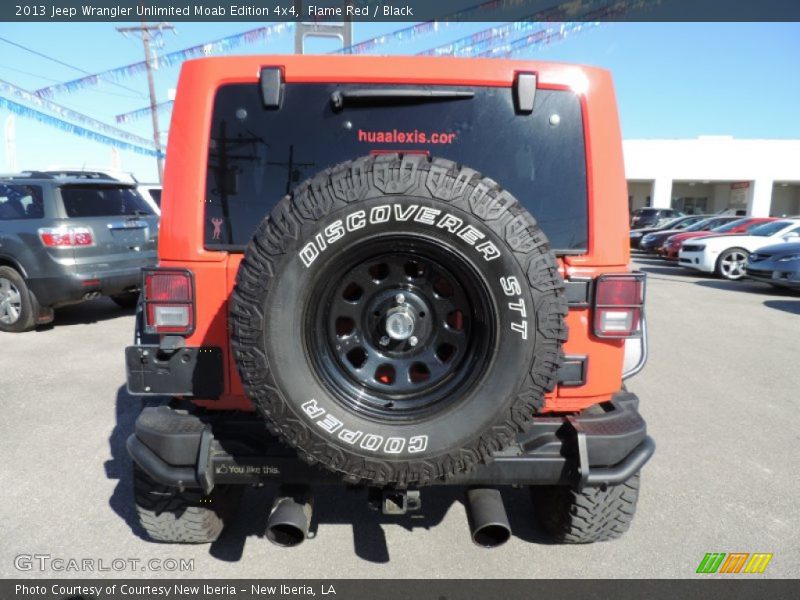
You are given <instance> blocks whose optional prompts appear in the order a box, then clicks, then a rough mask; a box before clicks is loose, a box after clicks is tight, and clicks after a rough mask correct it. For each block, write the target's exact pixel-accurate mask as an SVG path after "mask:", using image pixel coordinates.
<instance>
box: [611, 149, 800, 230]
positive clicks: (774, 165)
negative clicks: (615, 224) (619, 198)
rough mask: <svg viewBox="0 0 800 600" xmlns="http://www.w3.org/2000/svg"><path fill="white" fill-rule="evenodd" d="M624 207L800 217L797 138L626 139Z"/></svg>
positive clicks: (799, 171) (799, 164) (799, 167)
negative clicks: (626, 195) (626, 200)
mask: <svg viewBox="0 0 800 600" xmlns="http://www.w3.org/2000/svg"><path fill="white" fill-rule="evenodd" d="M623 147H624V152H625V175H626V177H627V179H628V205H629V207H630V208H631V210H633V209H636V208H641V207H644V206H652V207H656V208H676V209H678V210H682V211H684V212H686V213H706V214H711V213H719V212H723V211H725V212H730V213H733V214H742V215H753V216H758V217H766V216H775V217H782V216H794V215H800V140H744V139H734V138H732V137H730V136H701V137H698V138H696V139H675V140H669V139H652V140H625V141H624V142H623Z"/></svg>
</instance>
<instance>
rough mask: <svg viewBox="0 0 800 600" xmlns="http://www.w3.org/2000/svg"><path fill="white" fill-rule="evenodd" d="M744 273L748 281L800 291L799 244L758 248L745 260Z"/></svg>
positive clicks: (792, 243)
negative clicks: (752, 280) (753, 280)
mask: <svg viewBox="0 0 800 600" xmlns="http://www.w3.org/2000/svg"><path fill="white" fill-rule="evenodd" d="M745 272H746V273H747V277H748V278H749V279H755V280H756V281H763V282H764V283H769V284H770V285H774V286H775V287H786V288H791V289H795V290H800V242H791V243H788V244H786V243H784V244H775V245H774V246H765V247H763V248H759V249H758V251H756V252H753V253H752V254H751V255H750V257H749V259H748V260H747V265H746V267H745Z"/></svg>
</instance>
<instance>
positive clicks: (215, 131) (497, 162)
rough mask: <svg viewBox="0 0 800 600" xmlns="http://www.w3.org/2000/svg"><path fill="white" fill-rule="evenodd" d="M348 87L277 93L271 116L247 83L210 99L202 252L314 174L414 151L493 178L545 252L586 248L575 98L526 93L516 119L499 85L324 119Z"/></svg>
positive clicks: (231, 241)
mask: <svg viewBox="0 0 800 600" xmlns="http://www.w3.org/2000/svg"><path fill="white" fill-rule="evenodd" d="M350 87H355V88H358V89H364V88H367V87H370V86H366V85H357V86H353V85H341V84H289V85H287V86H286V88H285V93H284V98H283V103H282V106H281V108H280V109H279V110H269V109H265V108H264V106H263V103H262V99H261V95H260V92H259V87H258V86H257V85H252V84H237V85H229V86H224V87H222V88H220V89H219V90H218V92H217V95H216V99H215V104H214V115H213V120H212V124H211V140H210V143H209V157H208V175H207V181H206V215H205V241H206V245H207V246H208V247H211V248H213V247H220V246H222V247H231V246H233V247H241V246H243V245H245V244H246V243H247V242H248V241H249V240H250V237H251V236H252V234H253V231H254V229H255V227H256V225H257V224H258V223H259V222H260V221H261V220H262V219H263V218H264V216H265V215H266V214H268V213H269V211H270V210H271V209H272V207H273V206H274V205H275V203H276V202H277V201H278V200H279V199H280V198H281V197H282V196H283V195H284V194H286V193H287V192H288V191H290V190H291V189H292V188H293V187H294V186H295V185H297V183H299V182H300V181H303V180H304V179H306V178H308V177H311V176H313V175H314V174H315V173H318V172H320V171H322V170H323V169H325V168H328V167H332V166H334V165H336V164H338V163H341V162H344V161H346V160H350V159H354V158H357V157H359V156H364V155H367V154H370V153H371V152H380V151H384V152H386V151H389V152H392V151H395V152H396V151H404V150H405V151H407V150H414V151H418V152H419V151H427V152H429V153H430V155H431V156H434V157H440V158H446V159H450V160H453V161H456V162H458V163H460V164H463V165H466V166H469V167H471V168H473V169H476V170H478V171H480V172H482V173H483V174H484V175H485V176H486V177H490V178H492V179H494V180H495V181H497V182H498V183H499V184H500V185H501V186H503V187H504V188H506V189H508V190H509V191H510V192H511V193H512V194H514V195H515V196H516V197H517V198H518V199H519V200H520V201H521V202H522V204H523V205H524V206H525V207H526V208H527V209H528V210H529V211H530V212H531V214H533V216H534V217H535V218H536V219H537V220H538V221H539V224H540V225H541V226H542V228H543V230H544V231H545V233H546V234H547V236H548V237H549V238H550V241H551V244H552V246H553V248H554V249H556V250H558V251H563V252H573V253H580V252H581V251H585V250H586V248H587V194H586V162H585V151H584V143H583V121H582V115H581V109H580V101H579V98H578V97H577V96H576V95H575V94H573V93H572V92H569V91H563V90H537V92H536V104H535V107H534V111H533V114H531V115H518V114H516V112H515V110H514V103H513V97H512V91H511V89H509V88H474V92H475V95H474V97H472V98H469V99H461V100H449V101H445V102H422V103H392V104H391V105H386V106H381V105H376V104H374V103H372V104H370V103H367V104H365V105H354V106H353V105H350V104H346V105H345V107H344V109H343V110H341V111H339V112H336V111H334V110H333V109H332V107H331V101H330V99H331V94H332V93H333V92H335V91H341V90H346V89H348V88H350ZM403 87H409V86H403ZM553 115H558V119H552V122H553V123H556V124H551V117H552V116H553ZM399 134H403V136H402V138H401V137H400V136H399ZM422 136H424V138H423V137H422ZM434 136H435V138H434ZM434 139H436V142H435V143H434ZM386 140H388V141H386Z"/></svg>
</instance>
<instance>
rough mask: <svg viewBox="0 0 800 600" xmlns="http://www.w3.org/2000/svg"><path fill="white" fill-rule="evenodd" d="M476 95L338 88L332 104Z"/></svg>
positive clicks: (413, 101)
mask: <svg viewBox="0 0 800 600" xmlns="http://www.w3.org/2000/svg"><path fill="white" fill-rule="evenodd" d="M474 96H475V92H473V91H472V90H431V89H425V88H396V87H390V88H367V89H361V90H336V91H335V92H333V93H332V94H331V106H332V107H333V109H334V110H341V109H342V108H344V105H345V103H348V102H352V103H358V104H391V103H395V104H400V103H417V102H438V101H443V100H466V99H469V98H472V97H474Z"/></svg>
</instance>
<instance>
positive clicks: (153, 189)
mask: <svg viewBox="0 0 800 600" xmlns="http://www.w3.org/2000/svg"><path fill="white" fill-rule="evenodd" d="M42 172H43V173H47V174H49V175H54V176H56V177H78V178H86V179H98V178H99V179H114V180H116V181H122V182H125V183H133V184H135V185H136V189H137V190H138V192H139V193H140V194H141V195H142V198H144V200H145V202H147V203H148V204H149V205H150V208H152V209H153V212H154V213H155V214H157V215H159V216H160V215H161V184H159V183H140V182H139V181H138V180H137V179H136V177H134V175H133V173H131V172H130V171H121V170H118V169H106V168H104V167H75V166H63V165H55V166H50V167H48V168H47V169H45V170H43V171H42Z"/></svg>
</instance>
